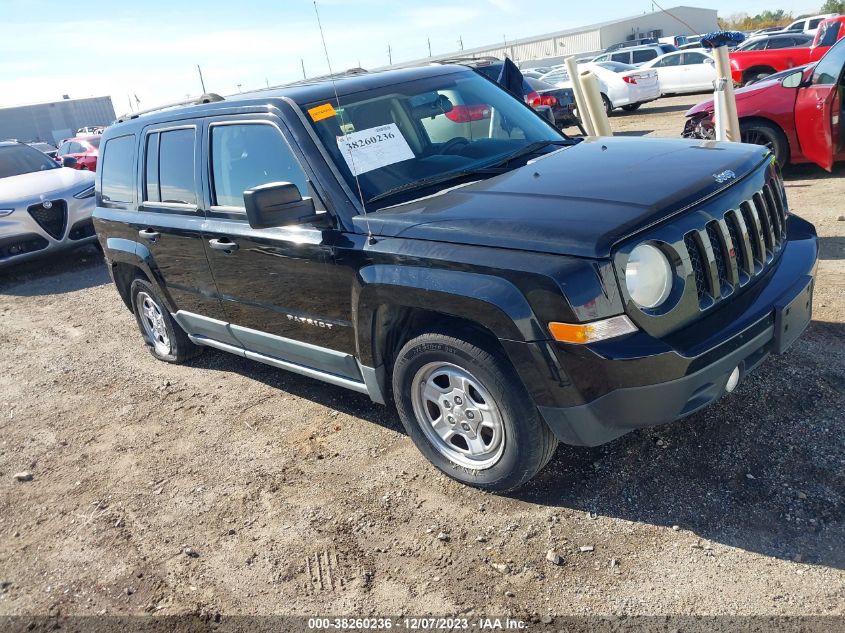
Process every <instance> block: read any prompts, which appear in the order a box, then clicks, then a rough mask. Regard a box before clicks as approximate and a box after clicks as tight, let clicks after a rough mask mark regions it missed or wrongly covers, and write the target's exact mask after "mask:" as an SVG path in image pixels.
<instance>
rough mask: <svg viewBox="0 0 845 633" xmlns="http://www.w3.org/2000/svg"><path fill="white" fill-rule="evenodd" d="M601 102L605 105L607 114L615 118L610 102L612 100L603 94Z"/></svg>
mask: <svg viewBox="0 0 845 633" xmlns="http://www.w3.org/2000/svg"><path fill="white" fill-rule="evenodd" d="M601 102H602V103H603V104H604V111H605V113H607V116H613V104H612V103H611V102H610V99H608V98H607V95H606V94H604V93H602V96H601Z"/></svg>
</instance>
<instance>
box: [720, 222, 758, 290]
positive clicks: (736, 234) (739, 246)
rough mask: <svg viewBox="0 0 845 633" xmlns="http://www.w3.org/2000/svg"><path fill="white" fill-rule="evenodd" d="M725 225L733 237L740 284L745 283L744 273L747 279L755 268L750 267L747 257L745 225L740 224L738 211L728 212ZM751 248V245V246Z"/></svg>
mask: <svg viewBox="0 0 845 633" xmlns="http://www.w3.org/2000/svg"><path fill="white" fill-rule="evenodd" d="M725 223H726V224H727V225H728V232H729V233H730V235H731V242H733V246H734V251H735V253H736V266H737V269H738V272H739V273H740V275H739V277H740V279H739V282H740V283H744V280H743V278H742V273H745V277H746V279H747V278H748V277H749V276H750V275H751V274H752V273H753V272H754V266H753V265H749V261H748V258H747V257H746V248H745V239H744V238H743V237H741V236H742V234H743V224H744V223H743V224H740V221H739V218H738V216H737V212H736V211H733V210H731V211H728V212H727V213H726V214H725ZM749 247H750V244H749Z"/></svg>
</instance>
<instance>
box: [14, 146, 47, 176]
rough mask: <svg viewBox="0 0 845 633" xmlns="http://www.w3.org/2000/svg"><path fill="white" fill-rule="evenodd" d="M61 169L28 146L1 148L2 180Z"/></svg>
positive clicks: (44, 155) (45, 156)
mask: <svg viewBox="0 0 845 633" xmlns="http://www.w3.org/2000/svg"><path fill="white" fill-rule="evenodd" d="M47 169H59V164H58V163H57V162H56V161H54V160H53V159H52V158H50V157H49V156H47V155H46V154H44V153H42V152H39V151H38V150H37V149H34V148H32V147H29V146H28V145H6V146H3V147H0V178H9V177H11V176H20V175H21V174H29V173H31V172H34V171H44V170H47Z"/></svg>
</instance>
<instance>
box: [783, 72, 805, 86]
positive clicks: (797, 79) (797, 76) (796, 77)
mask: <svg viewBox="0 0 845 633" xmlns="http://www.w3.org/2000/svg"><path fill="white" fill-rule="evenodd" d="M802 83H804V71H803V70H796V71H795V72H794V73H790V74H788V75H787V76H786V77H784V78H783V81H782V82H781V85H782V86H783V87H784V88H800V87H801V84H802Z"/></svg>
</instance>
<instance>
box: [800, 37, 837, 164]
mask: <svg viewBox="0 0 845 633" xmlns="http://www.w3.org/2000/svg"><path fill="white" fill-rule="evenodd" d="M843 66H845V40H839V42H837V43H836V45H835V46H833V47H832V48H831V49H830V50H829V51H828V52H827V54H825V56H824V57H822V58H821V59H820V60H819V63H818V64H816V67H815V69H814V70H813V75H812V79H811V80H810V85H809V86H806V87H803V88H799V89H798V96H797V98H796V100H795V131H796V132H797V134H798V142H799V143H800V145H801V152H802V153H803V154H804V156H806V157H807V158H808V159H809V160H811V161H813V162H814V163H816V164H817V165H819V166H821V167H823V168H824V169H826V170H827V171H830V170H831V168H832V167H833V157H834V155H835V154H836V153H838V151H839V148H840V145H841V139H840V125H839V121H840V117H841V115H842V89H843Z"/></svg>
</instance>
